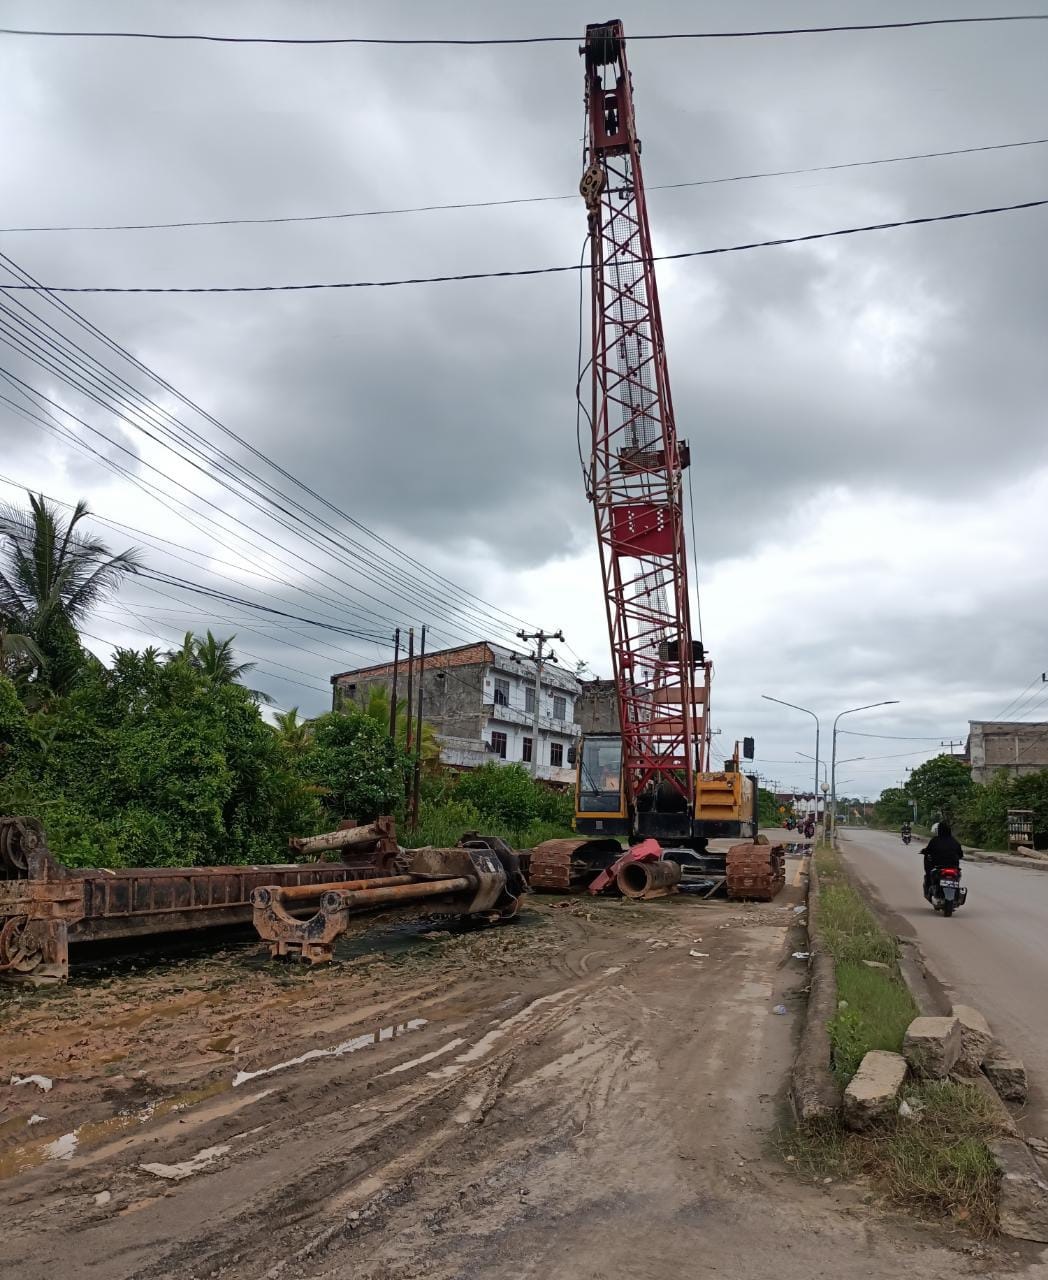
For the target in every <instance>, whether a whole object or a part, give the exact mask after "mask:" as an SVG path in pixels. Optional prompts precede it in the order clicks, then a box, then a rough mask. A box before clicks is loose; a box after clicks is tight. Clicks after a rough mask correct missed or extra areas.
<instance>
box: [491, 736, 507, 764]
mask: <svg viewBox="0 0 1048 1280" xmlns="http://www.w3.org/2000/svg"><path fill="white" fill-rule="evenodd" d="M491 749H492V751H494V753H495V754H496V755H497V756H498V757H499V759H500V760H505V758H506V735H505V734H504V733H493V734H492V735H491Z"/></svg>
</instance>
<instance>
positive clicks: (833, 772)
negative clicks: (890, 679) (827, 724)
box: [828, 698, 899, 838]
mask: <svg viewBox="0 0 1048 1280" xmlns="http://www.w3.org/2000/svg"><path fill="white" fill-rule="evenodd" d="M898 705H899V699H898V698H888V699H886V700H885V701H884V702H868V703H866V705H865V706H862V707H849V708H848V709H847V711H840V712H838V713H837V716H836V718H835V719H834V721H833V746H832V752H831V757H830V759H831V765H830V809H831V813H830V825H829V828H828V830H829V834H830V836H831V838H832V837H833V836H835V835H836V834H837V722H838V720H840V719H841V717H842V716H852V715H854V714H855V713H856V711H872V710H873V708H874V707H896V706H898Z"/></svg>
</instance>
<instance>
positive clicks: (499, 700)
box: [495, 680, 509, 707]
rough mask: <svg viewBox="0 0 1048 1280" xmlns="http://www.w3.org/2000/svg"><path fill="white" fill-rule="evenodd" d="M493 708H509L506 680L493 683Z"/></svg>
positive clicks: (507, 683) (507, 682)
mask: <svg viewBox="0 0 1048 1280" xmlns="http://www.w3.org/2000/svg"><path fill="white" fill-rule="evenodd" d="M495 706H496V707H508V706H509V681H508V680H496V681H495Z"/></svg>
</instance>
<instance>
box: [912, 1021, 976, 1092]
mask: <svg viewBox="0 0 1048 1280" xmlns="http://www.w3.org/2000/svg"><path fill="white" fill-rule="evenodd" d="M902 1051H903V1056H904V1057H905V1058H906V1061H907V1062H908V1063H909V1064H910V1066H911V1067H912V1068H913V1069H914V1071H915V1072H916V1074H917V1075H919V1076H924V1077H925V1078H926V1079H929V1080H944V1079H945V1078H946V1077H947V1076H948V1075H949V1074H950V1072H951V1071H952V1070H953V1069H954V1067H955V1066H956V1065H957V1059H958V1058H959V1057H960V1056H961V1024H960V1023H959V1022H958V1021H957V1019H956V1018H953V1017H950V1018H914V1020H913V1021H912V1022H911V1023H910V1025H909V1026H908V1027H907V1028H906V1035H905V1037H904V1038H903V1042H902Z"/></svg>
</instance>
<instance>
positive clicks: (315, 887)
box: [251, 876, 412, 907]
mask: <svg viewBox="0 0 1048 1280" xmlns="http://www.w3.org/2000/svg"><path fill="white" fill-rule="evenodd" d="M411 883H412V878H411V876H372V877H371V878H370V879H367V880H345V881H340V882H339V884H338V887H339V889H383V888H385V887H387V886H388V885H394V884H411ZM330 888H331V882H330V881H324V882H322V883H317V884H293V885H287V886H280V885H261V886H259V888H257V889H253V890H252V891H251V905H252V906H253V907H264V906H266V905H268V903H269V902H271V901H272V899H273V895H274V894H276V895H278V896H279V897H280V900H281V901H282V902H308V901H309V900H310V899H313V900H314V901H316V902H319V900H320V898H321V897H322V895H323V894H325V893H327V891H328V890H329V889H330Z"/></svg>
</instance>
